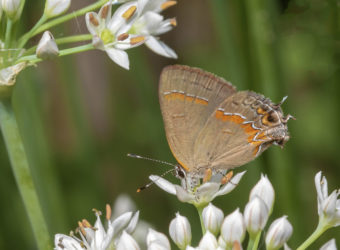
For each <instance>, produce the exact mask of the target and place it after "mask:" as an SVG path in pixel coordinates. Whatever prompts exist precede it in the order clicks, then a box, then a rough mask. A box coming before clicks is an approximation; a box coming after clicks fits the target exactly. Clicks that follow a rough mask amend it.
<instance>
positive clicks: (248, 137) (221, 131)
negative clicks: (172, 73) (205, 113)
mask: <svg viewBox="0 0 340 250" xmlns="http://www.w3.org/2000/svg"><path fill="white" fill-rule="evenodd" d="M259 97H260V98H262V96H260V95H257V94H256V93H253V92H249V91H241V92H238V93H235V94H233V95H232V96H229V97H228V98H227V99H226V100H225V101H224V102H222V103H221V104H220V105H219V106H218V107H217V108H216V110H215V111H214V112H213V113H212V114H211V116H210V117H209V119H208V120H207V123H206V124H205V126H204V128H203V129H202V130H201V131H200V133H199V135H198V137H197V139H196V142H195V146H194V148H195V150H194V159H195V162H194V165H195V171H196V172H203V170H204V169H206V168H214V169H229V168H234V167H238V166H241V165H243V164H245V163H247V162H249V161H251V160H253V159H254V158H255V157H256V156H257V155H258V153H260V152H261V145H262V144H263V143H264V142H269V141H270V138H268V137H267V136H266V135H265V134H264V133H263V130H262V129H261V128H259V127H258V126H257V120H258V119H259V116H258V114H257V113H256V109H253V108H251V107H250V103H251V102H254V100H255V99H258V98H259ZM255 104H256V103H255Z"/></svg>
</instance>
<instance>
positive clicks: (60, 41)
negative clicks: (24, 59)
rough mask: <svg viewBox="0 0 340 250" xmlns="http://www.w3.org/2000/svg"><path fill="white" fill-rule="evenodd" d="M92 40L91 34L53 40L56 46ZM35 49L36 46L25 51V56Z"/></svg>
mask: <svg viewBox="0 0 340 250" xmlns="http://www.w3.org/2000/svg"><path fill="white" fill-rule="evenodd" d="M91 39H92V35H91V34H82V35H75V36H66V37H62V38H58V39H55V42H56V44H57V45H61V44H66V43H75V42H82V41H88V40H91ZM36 49H37V45H35V46H33V47H31V48H29V49H27V50H26V51H25V54H26V55H29V54H32V53H33V52H34V51H35V50H36Z"/></svg>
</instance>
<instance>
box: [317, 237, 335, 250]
mask: <svg viewBox="0 0 340 250" xmlns="http://www.w3.org/2000/svg"><path fill="white" fill-rule="evenodd" d="M320 250H337V248H336V244H335V239H331V240H330V241H327V242H326V243H325V244H324V245H322V247H321V248H320Z"/></svg>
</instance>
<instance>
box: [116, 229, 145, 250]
mask: <svg viewBox="0 0 340 250" xmlns="http://www.w3.org/2000/svg"><path fill="white" fill-rule="evenodd" d="M117 250H140V248H139V246H138V243H137V242H136V241H135V240H134V239H133V238H132V236H131V235H129V234H128V233H127V232H125V231H123V234H122V236H121V237H120V239H119V241H118V244H117Z"/></svg>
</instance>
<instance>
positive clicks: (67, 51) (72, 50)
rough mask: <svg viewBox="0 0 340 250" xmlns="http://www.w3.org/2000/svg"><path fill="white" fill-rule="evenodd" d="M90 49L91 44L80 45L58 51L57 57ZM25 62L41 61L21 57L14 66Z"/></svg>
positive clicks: (33, 56)
mask: <svg viewBox="0 0 340 250" xmlns="http://www.w3.org/2000/svg"><path fill="white" fill-rule="evenodd" d="M91 49H94V47H93V45H92V44H85V45H81V46H78V47H74V48H68V49H64V50H60V51H59V56H67V55H71V54H75V53H79V52H84V51H88V50H91ZM25 61H29V62H30V63H37V62H40V61H42V59H40V58H38V57H37V56H36V55H30V56H23V57H21V58H19V60H17V61H16V62H15V64H17V63H20V62H25Z"/></svg>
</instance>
